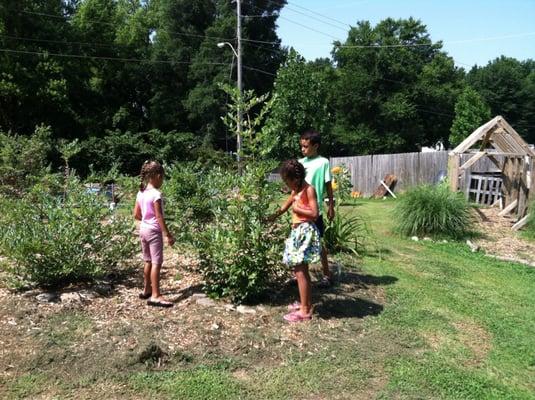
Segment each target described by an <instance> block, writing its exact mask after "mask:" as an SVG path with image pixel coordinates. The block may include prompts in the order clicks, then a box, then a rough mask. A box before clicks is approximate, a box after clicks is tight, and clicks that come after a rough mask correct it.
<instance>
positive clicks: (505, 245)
mask: <svg viewBox="0 0 535 400" xmlns="http://www.w3.org/2000/svg"><path fill="white" fill-rule="evenodd" d="M499 212H500V209H499V208H480V209H478V213H477V214H478V220H477V225H478V227H477V228H478V231H480V232H482V233H483V237H481V238H479V239H477V240H476V241H475V242H476V244H477V245H479V246H480V247H481V248H482V249H483V250H485V252H486V253H487V254H489V255H494V256H496V257H499V258H502V259H505V260H511V261H518V262H521V263H524V264H529V265H532V266H534V267H535V242H532V241H528V240H526V239H524V238H522V237H521V236H520V235H519V234H518V232H514V231H512V230H511V226H512V225H513V223H514V221H513V219H512V218H510V217H500V216H498V213H499Z"/></svg>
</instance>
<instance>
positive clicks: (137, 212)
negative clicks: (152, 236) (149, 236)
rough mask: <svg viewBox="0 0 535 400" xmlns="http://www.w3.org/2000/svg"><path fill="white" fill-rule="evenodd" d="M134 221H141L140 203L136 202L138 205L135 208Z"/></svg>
mask: <svg viewBox="0 0 535 400" xmlns="http://www.w3.org/2000/svg"><path fill="white" fill-rule="evenodd" d="M133 214H134V219H135V220H136V221H141V207H139V203H138V202H137V201H136V204H135V206H134V211H133Z"/></svg>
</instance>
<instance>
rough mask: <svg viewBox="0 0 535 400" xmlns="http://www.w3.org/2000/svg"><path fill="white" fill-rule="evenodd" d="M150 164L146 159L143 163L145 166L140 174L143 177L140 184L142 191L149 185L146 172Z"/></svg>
mask: <svg viewBox="0 0 535 400" xmlns="http://www.w3.org/2000/svg"><path fill="white" fill-rule="evenodd" d="M148 165H149V163H148V162H147V161H145V162H144V163H143V166H142V167H141V173H140V174H139V176H140V177H141V182H140V184H139V191H140V192H143V191H144V190H145V188H146V187H147V179H146V172H147V168H146V167H147V166H148Z"/></svg>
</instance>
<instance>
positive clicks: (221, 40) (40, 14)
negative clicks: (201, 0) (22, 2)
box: [20, 10, 280, 44]
mask: <svg viewBox="0 0 535 400" xmlns="http://www.w3.org/2000/svg"><path fill="white" fill-rule="evenodd" d="M20 12H21V13H23V14H30V15H37V16H41V17H49V18H56V19H61V20H67V18H65V17H62V16H58V15H54V14H47V13H40V12H33V11H26V10H21V11H20ZM91 22H92V23H96V24H102V25H109V26H113V27H116V26H117V25H116V24H114V23H112V22H105V21H95V20H91ZM158 31H160V32H165V33H167V34H169V35H176V36H184V37H194V38H199V39H213V40H217V41H220V42H232V41H233V40H235V39H236V38H225V37H220V36H208V35H197V34H194V33H184V32H176V31H169V30H167V29H164V28H163V29H156V32H158ZM242 41H244V42H251V43H261V44H280V41H264V40H254V39H243V38H242Z"/></svg>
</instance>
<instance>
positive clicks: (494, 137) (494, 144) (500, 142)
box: [450, 115, 535, 157]
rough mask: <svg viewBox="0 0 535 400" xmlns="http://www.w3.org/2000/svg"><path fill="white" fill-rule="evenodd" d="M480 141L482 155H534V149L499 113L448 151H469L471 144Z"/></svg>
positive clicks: (452, 152)
mask: <svg viewBox="0 0 535 400" xmlns="http://www.w3.org/2000/svg"><path fill="white" fill-rule="evenodd" d="M479 141H481V144H480V148H479V150H478V151H479V152H483V154H482V155H484V154H486V155H502V156H507V157H522V156H530V157H535V151H533V150H532V149H530V147H529V146H528V144H527V143H526V142H525V141H524V139H522V137H521V136H520V135H519V134H518V133H517V132H516V131H515V130H514V129H513V127H512V126H511V125H509V124H508V123H507V121H506V120H505V119H504V118H503V117H502V116H500V115H498V116H497V117H494V118H493V119H491V120H490V121H489V122H487V123H486V124H483V125H481V126H480V127H479V128H477V129H476V130H475V131H474V132H472V134H471V135H470V136H468V137H467V138H466V139H464V140H463V142H462V143H461V144H460V145H459V146H457V147H456V148H455V149H453V150H452V151H451V152H450V155H457V154H463V153H467V152H470V151H469V150H470V149H471V147H472V146H474V145H475V144H476V143H477V142H479Z"/></svg>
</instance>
